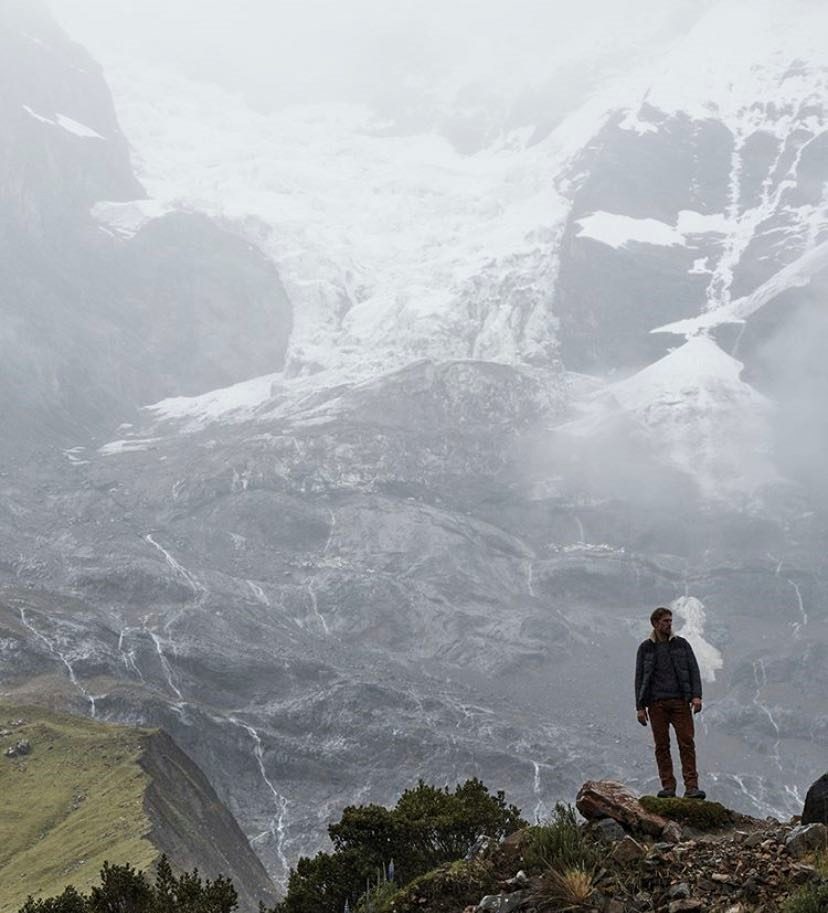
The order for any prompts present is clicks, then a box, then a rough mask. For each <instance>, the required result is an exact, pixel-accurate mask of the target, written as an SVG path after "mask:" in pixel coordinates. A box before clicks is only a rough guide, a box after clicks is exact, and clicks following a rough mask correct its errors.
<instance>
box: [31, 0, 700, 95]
mask: <svg viewBox="0 0 828 913" xmlns="http://www.w3.org/2000/svg"><path fill="white" fill-rule="evenodd" d="M49 2H50V5H51V7H52V9H53V11H54V13H55V14H56V15H57V17H58V18H59V20H60V21H61V22H62V24H63V25H64V27H65V28H66V29H67V31H69V33H70V34H71V35H72V37H74V38H75V39H77V40H78V41H80V42H81V43H83V44H85V45H86V46H87V47H89V49H90V50H91V51H92V52H93V53H94V54H95V55H96V56H97V57H98V58H99V59H100V60H102V62H103V63H104V64H107V63H110V62H113V63H114V62H116V61H117V58H118V56H119V55H123V54H127V55H129V56H131V57H136V56H137V57H143V58H146V59H150V60H152V61H155V62H161V63H164V64H165V65H167V66H174V67H175V68H176V69H178V70H180V71H181V72H183V73H185V74H186V75H190V76H195V77H197V78H204V79H211V80H214V81H217V82H219V83H221V84H223V85H225V86H228V87H230V88H234V89H240V90H241V91H243V92H245V94H247V95H248V97H249V98H250V99H251V100H252V101H254V103H259V104H264V105H270V104H276V105H278V104H282V103H286V102H294V101H299V102H307V101H311V102H312V101H330V100H351V101H353V100H356V101H364V100H370V99H371V98H372V97H373V95H374V94H376V93H377V92H378V91H380V90H382V89H383V88H384V89H386V90H388V89H389V88H390V89H391V90H392V91H396V90H397V88H398V87H401V86H408V85H412V84H413V85H415V86H416V85H417V84H418V83H422V82H423V81H425V82H434V81H439V80H444V81H445V80H448V81H449V82H451V83H455V84H459V83H472V84H473V83H475V82H480V81H482V82H484V83H486V84H488V85H492V86H499V87H502V88H503V89H504V90H509V89H510V88H514V87H515V86H527V85H531V84H532V83H533V81H537V80H539V79H541V78H542V77H543V76H544V75H545V76H546V77H547V78H553V79H554V78H561V79H565V78H579V77H577V76H570V77H566V76H563V75H561V72H562V71H561V67H563V68H564V69H563V72H564V73H565V72H566V63H567V61H572V60H574V59H579V60H584V59H585V58H587V59H589V58H591V57H594V56H601V57H603V58H607V57H610V58H612V59H614V60H616V61H618V62H623V61H629V62H630V63H634V61H635V58H636V57H640V56H641V55H643V54H646V53H648V52H649V49H651V48H652V47H654V46H656V45H660V44H664V43H666V42H667V41H669V40H670V38H671V37H673V36H675V35H676V34H678V33H680V32H682V31H686V29H687V28H688V27H689V26H690V24H692V22H693V20H694V19H695V18H697V17H698V15H699V14H700V12H701V11H703V10H704V9H705V8H707V7H709V6H710V5H711V3H712V2H713V0H623V2H619V0H578V2H572V0H567V2H561V0H508V2H506V0H448V2H447V0H392V2H388V0H384V2H383V0H348V2H347V3H345V2H342V0H233V2H232V3H229V2H226V3H218V2H215V0H213V2H211V0H207V2H204V0H141V2H139V0H49Z"/></svg>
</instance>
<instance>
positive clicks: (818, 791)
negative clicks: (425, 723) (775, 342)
mask: <svg viewBox="0 0 828 913" xmlns="http://www.w3.org/2000/svg"><path fill="white" fill-rule="evenodd" d="M802 823H803V824H828V773H826V774H823V775H822V776H821V777H820V778H819V779H818V780H816V781H815V782H814V783H812V784H811V786H810V788H809V789H808V792H807V794H806V796H805V807H804V808H803V809H802Z"/></svg>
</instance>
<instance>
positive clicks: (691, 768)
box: [635, 607, 705, 799]
mask: <svg viewBox="0 0 828 913" xmlns="http://www.w3.org/2000/svg"><path fill="white" fill-rule="evenodd" d="M650 624H651V625H652V626H653V632H652V634H650V636H649V638H648V639H647V640H645V641H644V643H642V644H641V646H639V648H638V655H637V656H636V659H635V708H636V711H637V712H638V722H639V723H641V725H642V726H646V725H647V721H648V719H649V722H650V725H651V726H652V728H653V740H654V741H655V756H656V764H658V775H659V777H660V778H661V791H660V792H659V793H658V795H659V798H661V799H670V798H672V797H673V796H675V794H676V778H675V776H674V775H673V758H672V756H671V754H670V726H671V725H672V727H673V729H675V731H676V741H677V742H678V747H679V756H680V757H681V773H682V778H683V779H684V795H685V797H686V798H687V799H704V797H705V793H704V792H702V790H700V789H699V775H698V772H697V771H696V745H695V739H694V735H695V734H694V731H693V714H694V713H701V709H702V686H701V674H700V673H699V664H698V663H697V662H696V657H695V654H694V653H693V648H692V647H691V646H690V644H689V643H688V642H687V641H686V640H685V639H684V638H683V637H677V636H676V635H675V634H673V613H672V612H671V611H670V610H669V609H665V608H663V607H661V608H658V609H656V610H655V611H654V612H653V614H652V615H651V616H650ZM691 707H692V713H691V712H690V708H691Z"/></svg>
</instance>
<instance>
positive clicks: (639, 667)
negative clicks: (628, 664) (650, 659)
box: [635, 644, 644, 710]
mask: <svg viewBox="0 0 828 913" xmlns="http://www.w3.org/2000/svg"><path fill="white" fill-rule="evenodd" d="M643 680H644V646H643V645H642V644H639V647H638V653H636V655H635V709H636V710H641V708H642V707H643V706H644V705H643V704H642V703H641V702H640V701H639V700H638V695H639V694H641V682H642V681H643Z"/></svg>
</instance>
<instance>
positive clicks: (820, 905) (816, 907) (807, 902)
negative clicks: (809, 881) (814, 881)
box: [782, 884, 828, 913]
mask: <svg viewBox="0 0 828 913" xmlns="http://www.w3.org/2000/svg"><path fill="white" fill-rule="evenodd" d="M782 911H783V913H828V885H825V884H821V885H808V887H807V888H802V889H801V890H799V891H797V892H796V894H793V895H792V896H791V897H789V898H788V899H787V900H786V901H785V903H784V904H783V906H782Z"/></svg>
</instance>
